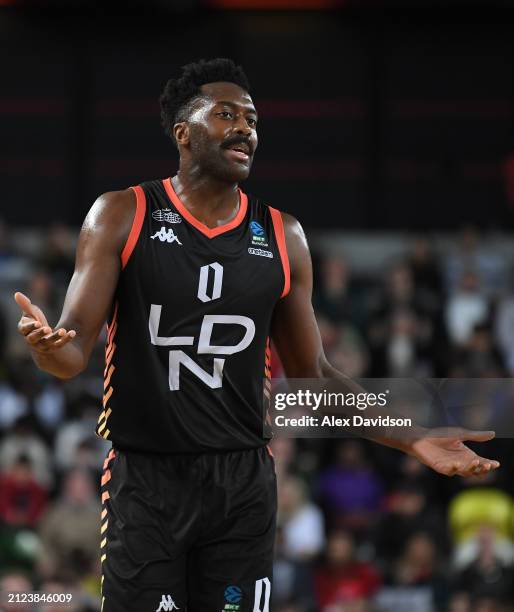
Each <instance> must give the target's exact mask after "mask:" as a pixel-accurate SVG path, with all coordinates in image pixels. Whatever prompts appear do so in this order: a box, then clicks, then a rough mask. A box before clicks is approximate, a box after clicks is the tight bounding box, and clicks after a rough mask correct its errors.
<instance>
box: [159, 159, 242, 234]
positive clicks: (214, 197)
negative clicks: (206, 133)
mask: <svg viewBox="0 0 514 612" xmlns="http://www.w3.org/2000/svg"><path fill="white" fill-rule="evenodd" d="M171 182H172V183H173V189H174V190H175V193H176V194H177V195H178V197H179V198H180V200H181V201H182V203H183V204H184V206H185V207H186V208H187V209H188V210H189V211H190V212H191V214H192V215H194V216H195V217H196V218H197V219H198V220H199V221H201V222H202V223H204V224H205V225H207V226H208V227H217V226H218V225H223V224H224V223H227V222H228V221H230V220H231V219H232V218H233V217H235V215H236V214H237V211H238V209H239V192H238V186H237V183H228V182H226V181H222V180H219V179H216V178H215V177H212V176H209V175H206V174H202V173H201V172H200V171H199V170H198V169H195V168H191V167H183V166H182V165H181V167H180V170H179V171H178V172H177V174H176V175H175V176H174V177H173V178H172V179H171Z"/></svg>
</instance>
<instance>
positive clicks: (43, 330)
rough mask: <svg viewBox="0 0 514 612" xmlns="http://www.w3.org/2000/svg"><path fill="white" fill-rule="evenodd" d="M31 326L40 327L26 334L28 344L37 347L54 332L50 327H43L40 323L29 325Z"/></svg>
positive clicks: (28, 325)
mask: <svg viewBox="0 0 514 612" xmlns="http://www.w3.org/2000/svg"><path fill="white" fill-rule="evenodd" d="M31 325H32V327H35V326H36V325H38V326H39V327H38V328H36V329H35V330H34V331H31V332H30V333H28V334H24V336H25V338H26V340H27V342H28V343H29V344H32V345H35V344H37V343H38V342H40V341H41V340H42V339H43V338H44V337H45V336H46V335H48V334H49V333H50V332H51V331H52V330H51V329H50V328H49V327H44V326H41V323H38V322H35V323H32V324H30V323H28V324H27V327H30V326H31Z"/></svg>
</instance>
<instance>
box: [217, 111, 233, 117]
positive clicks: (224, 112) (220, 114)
mask: <svg viewBox="0 0 514 612" xmlns="http://www.w3.org/2000/svg"><path fill="white" fill-rule="evenodd" d="M216 115H217V116H218V117H223V119H232V113H231V112H230V111H220V112H219V113H216Z"/></svg>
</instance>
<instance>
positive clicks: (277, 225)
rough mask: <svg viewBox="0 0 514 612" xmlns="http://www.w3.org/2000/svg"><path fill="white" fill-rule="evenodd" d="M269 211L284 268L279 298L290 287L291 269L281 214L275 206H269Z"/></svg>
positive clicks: (284, 295)
mask: <svg viewBox="0 0 514 612" xmlns="http://www.w3.org/2000/svg"><path fill="white" fill-rule="evenodd" d="M269 211H270V213H271V220H272V221H273V227H274V229H275V238H276V239H277V245H278V252H279V253H280V259H281V260H282V269H283V270H284V290H283V291H282V295H281V296H280V297H281V298H283V297H286V295H287V294H288V293H289V289H290V288H291V269H290V267H289V256H288V255H287V245H286V235H285V232H284V221H283V220H282V215H281V213H280V211H279V210H277V209H276V208H271V206H269Z"/></svg>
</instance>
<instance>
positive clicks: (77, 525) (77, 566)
mask: <svg viewBox="0 0 514 612" xmlns="http://www.w3.org/2000/svg"><path fill="white" fill-rule="evenodd" d="M99 517H100V505H99V503H98V499H97V491H96V488H95V486H94V484H93V480H92V477H91V474H90V473H89V472H87V471H85V470H73V471H71V472H69V473H68V474H67V475H66V477H65V479H64V482H63V489H62V493H61V496H60V498H59V499H58V500H57V501H56V502H55V503H54V504H53V505H52V506H51V507H50V509H49V510H48V511H47V513H46V514H45V515H44V516H43V518H42V520H41V523H40V529H39V534H40V537H41V545H42V546H41V552H40V558H39V570H40V571H41V574H42V575H43V576H45V577H47V578H50V577H52V576H57V577H59V578H61V579H64V580H75V579H76V578H79V577H81V576H83V575H84V574H86V573H88V572H90V571H92V568H93V567H94V565H95V561H96V559H97V557H98V551H99V549H100V529H99V524H100V519H99Z"/></svg>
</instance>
